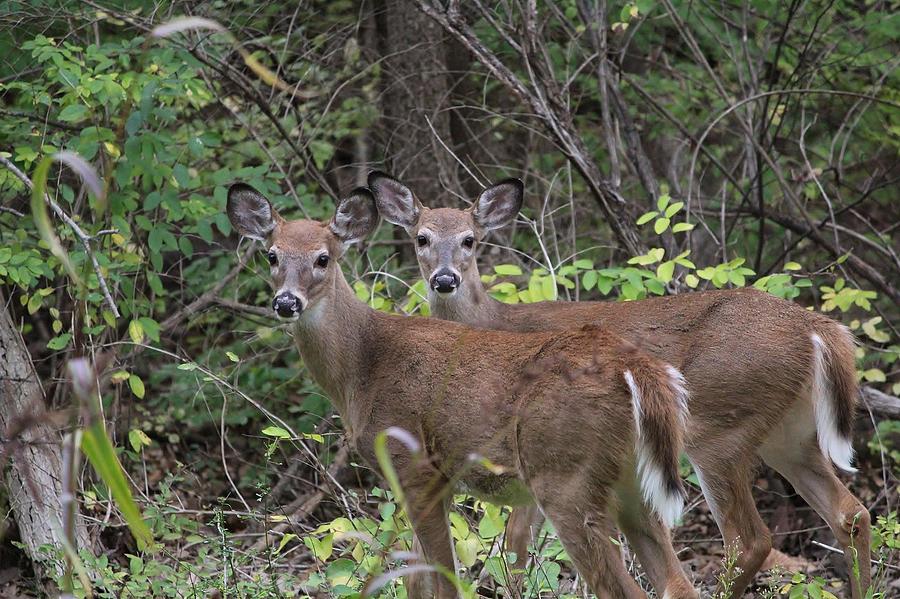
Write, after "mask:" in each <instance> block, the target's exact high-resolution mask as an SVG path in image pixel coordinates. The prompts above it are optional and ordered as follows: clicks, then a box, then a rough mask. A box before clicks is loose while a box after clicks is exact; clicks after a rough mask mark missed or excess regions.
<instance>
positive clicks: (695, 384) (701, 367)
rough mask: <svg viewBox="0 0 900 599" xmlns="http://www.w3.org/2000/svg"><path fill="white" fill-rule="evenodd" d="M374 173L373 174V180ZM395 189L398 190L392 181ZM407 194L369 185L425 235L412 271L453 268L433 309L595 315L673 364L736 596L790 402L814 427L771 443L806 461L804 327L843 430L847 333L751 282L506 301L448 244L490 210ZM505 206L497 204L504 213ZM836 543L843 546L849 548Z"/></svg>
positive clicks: (749, 564)
mask: <svg viewBox="0 0 900 599" xmlns="http://www.w3.org/2000/svg"><path fill="white" fill-rule="evenodd" d="M383 177H385V176H384V175H380V174H379V175H376V176H375V177H374V178H375V179H376V181H377V180H380V179H381V178H383ZM371 183H372V181H371V180H370V186H371ZM395 188H397V189H401V190H402V189H404V188H403V187H402V185H400V184H395ZM490 189H493V188H489V190H490ZM486 193H487V192H486ZM410 196H411V192H410ZM405 200H406V198H404V197H401V196H396V195H395V196H391V195H389V194H385V193H382V194H376V202H377V204H378V207H379V210H380V211H382V214H383V215H384V214H385V210H387V211H388V212H389V213H390V214H391V215H393V216H392V217H388V216H386V218H388V219H389V220H392V222H398V219H406V221H407V222H403V223H402V224H403V226H404V227H405V228H406V230H407V232H408V233H409V234H410V236H411V237H413V238H414V239H415V238H416V236H417V235H419V234H420V233H421V232H422V231H425V233H426V234H427V236H428V239H429V243H428V245H426V246H424V247H418V248H417V255H418V259H419V266H420V269H421V271H422V275H423V276H424V277H425V278H426V280H428V278H429V277H430V276H432V274H433V273H434V272H435V271H436V270H437V269H438V268H448V267H449V268H452V269H455V271H457V272H458V273H459V275H460V278H461V283H460V285H459V288H458V289H456V291H455V292H453V294H452V295H445V294H440V293H437V292H436V291H431V292H430V293H429V301H430V304H431V311H432V315H433V316H435V317H437V318H444V319H447V320H454V321H458V322H464V323H466V324H470V325H473V326H478V327H485V328H492V329H502V330H511V331H540V330H568V329H572V328H577V327H581V326H583V325H585V324H587V323H594V324H597V325H599V326H602V327H604V328H606V329H608V330H610V331H613V332H614V333H616V334H618V335H621V336H623V337H624V338H625V339H628V340H629V341H631V342H632V343H634V344H636V345H637V346H638V347H640V348H641V349H642V350H644V351H646V352H648V353H649V354H651V355H653V356H655V357H656V358H659V359H662V360H665V361H666V362H668V363H670V364H672V365H673V366H675V367H676V368H678V369H679V370H681V372H682V373H683V374H684V376H685V378H686V379H687V382H688V387H689V388H690V391H691V393H690V403H689V407H690V412H691V414H692V418H691V420H690V425H689V428H688V434H687V451H688V455H689V456H690V458H691V460H692V462H693V463H694V465H695V467H696V469H697V471H698V472H699V473H700V475H701V477H702V479H703V481H704V494H705V495H706V496H707V500H708V501H709V502H710V504H711V507H713V511H714V513H715V514H716V515H717V521H718V522H719V525H720V528H722V532H723V534H724V536H725V540H726V543H728V544H734V545H736V546H737V547H738V549H739V550H740V551H741V552H742V554H741V556H740V559H739V560H738V566H739V567H740V568H741V569H742V571H743V573H742V574H741V576H740V577H739V578H738V580H737V581H736V582H735V587H734V591H733V592H734V594H735V596H739V595H741V593H742V591H743V589H744V588H745V587H746V586H747V584H749V582H751V581H752V579H753V577H754V575H755V574H756V572H757V570H758V569H759V567H760V566H761V565H762V563H763V561H764V560H765V558H766V556H767V555H768V554H769V552H770V549H771V540H770V534H769V531H768V529H767V528H766V527H765V525H764V524H763V523H762V520H761V519H760V517H759V514H758V512H757V511H756V507H755V505H754V502H753V498H752V495H751V493H750V485H751V481H752V476H753V471H754V468H755V465H756V462H757V455H758V454H759V453H760V452H761V446H762V445H763V444H764V443H765V442H766V440H767V437H768V436H769V435H770V432H771V431H773V430H775V429H777V428H778V427H779V426H781V425H782V424H783V423H784V422H785V421H786V420H790V419H791V418H793V416H794V415H796V414H797V413H799V412H798V411H797V406H803V407H804V408H810V409H804V410H801V412H802V418H804V419H805V422H811V424H812V428H809V427H806V428H804V430H803V431H802V434H803V435H806V438H800V439H796V446H794V445H787V444H784V445H782V446H780V447H779V451H781V452H783V453H788V454H791V457H792V458H794V459H791V460H788V461H789V462H790V464H791V468H792V469H794V470H796V469H798V466H796V464H803V463H804V460H808V459H810V458H809V456H808V455H806V453H805V452H807V453H808V452H811V451H812V450H811V449H810V450H807V449H806V447H807V446H808V445H810V443H811V445H812V446H815V439H816V437H815V435H816V431H815V422H814V420H812V421H810V417H811V415H812V413H813V412H812V411H811V406H812V402H814V401H815V400H816V398H813V397H811V393H810V387H811V380H812V373H813V363H812V362H813V355H812V351H813V347H812V343H811V335H812V334H813V333H816V334H818V335H819V336H820V337H821V338H822V339H823V341H824V343H825V345H826V347H827V348H828V352H827V354H828V362H827V364H828V368H827V370H828V375H829V379H830V381H831V384H832V387H833V398H831V401H833V402H834V406H835V413H836V420H837V428H838V431H839V433H840V434H841V435H843V436H844V437H845V438H849V437H850V435H851V433H852V429H853V421H854V416H855V410H856V404H857V401H858V392H857V386H856V377H855V368H854V359H853V345H852V341H851V339H850V337H849V335H848V334H847V333H846V331H845V330H844V329H843V328H842V327H840V325H838V324H837V323H835V322H834V321H832V320H831V319H829V318H827V317H825V316H823V315H821V314H817V313H815V312H809V311H807V310H804V309H802V308H801V307H799V306H797V305H795V304H792V303H791V302H787V301H784V300H781V299H779V298H776V297H774V296H772V295H769V294H767V293H764V292H761V291H757V290H755V289H737V290H725V291H707V292H697V293H686V294H682V295H677V296H670V297H659V298H651V299H646V300H642V301H637V302H624V303H616V302H547V303H537V304H512V305H511V304H504V303H501V302H499V301H496V300H494V299H493V298H491V297H490V296H489V295H488V293H487V291H486V290H485V289H484V286H483V284H482V282H481V279H480V275H479V272H478V266H477V263H476V251H477V246H476V247H475V248H470V249H469V248H459V247H458V245H459V244H458V241H457V240H458V239H459V238H460V236H461V235H464V234H467V233H468V232H474V234H475V236H476V238H477V239H480V238H481V237H483V235H484V233H485V232H486V228H497V227H498V226H499V224H498V222H497V219H494V220H493V221H491V225H490V227H485V226H483V224H484V223H485V222H486V221H485V219H484V218H483V215H480V214H479V210H482V204H481V202H480V200H479V201H478V202H476V204H475V205H474V206H473V209H470V210H457V209H453V208H438V209H433V210H432V209H428V208H426V207H424V206H423V205H422V204H421V203H420V202H419V201H418V200H417V199H415V198H414V197H413V199H412V209H410V205H409V203H408V202H407V201H405ZM507 201H508V203H509V204H510V205H511V206H512V207H513V208H514V209H513V210H512V212H513V213H514V212H515V211H516V210H517V209H518V206H519V205H521V197H515V195H514V194H512V193H511V194H509V196H508V197H507ZM510 211H511V210H510V209H509V207H507V208H506V213H507V214H508V213H509V212H510ZM411 215H414V218H412V217H411ZM508 220H509V219H507V221H508ZM810 435H811V439H810V438H809V436H810ZM819 455H820V456H821V452H820V454H819ZM763 457H767V456H765V455H764V456H763ZM766 461H767V462H769V463H770V464H771V463H772V462H774V461H775V458H774V457H772V456H771V455H769V456H768V459H767V460H766ZM819 462H821V460H819ZM817 463H818V462H817ZM825 463H827V460H826V462H825ZM828 470H829V472H830V471H831V469H830V466H829V468H828ZM795 478H796V477H795ZM829 480H830V484H831V487H829V497H830V498H831V499H833V501H834V502H842V505H843V504H847V505H851V507H850V508H847V509H846V510H844V512H845V513H851V512H852V513H854V514H857V513H858V514H859V515H860V518H863V519H867V518H868V513H867V512H866V510H865V507H864V506H863V505H862V504H861V503H860V502H859V501H858V500H856V499H855V498H853V496H852V495H850V493H849V492H848V491H847V490H846V488H845V487H843V485H842V484H841V483H840V481H838V479H837V478H836V477H834V475H833V473H832V474H830V479H829ZM798 491H800V489H799V488H798ZM801 494H802V491H801ZM805 496H806V495H804V497H805ZM851 498H852V500H851ZM813 505H814V507H816V504H815V503H814V504H813ZM820 508H821V509H820ZM816 509H817V510H819V513H820V514H821V515H822V516H823V517H824V518H825V519H826V520H827V521H828V522H829V525H832V528H833V529H834V530H835V533H836V535H837V537H838V540H839V541H841V540H842V539H846V538H847V535H846V534H845V533H844V532H843V529H841V528H840V527H839V525H838V524H836V523H837V522H838V521H839V518H837V517H835V516H833V515H831V514H832V512H833V510H834V505H832V504H827V505H823V504H822V503H821V502H819V507H817V508H816ZM836 527H837V528H836ZM858 534H859V537H858V539H857V548H859V547H864V548H865V553H860V554H859V562H860V572H861V576H860V580H859V581H853V584H852V585H851V586H852V596H853V597H854V599H858V598H859V597H862V596H864V594H865V589H866V588H867V587H868V586H869V584H870V566H869V555H868V535H869V531H868V528H860V530H859V533H858ZM842 547H843V548H844V550H845V551H847V552H848V553H849V547H848V546H843V545H842ZM776 557H777V556H776ZM642 564H643V565H644V567H645V568H646V567H647V566H648V564H646V563H643V561H642ZM657 590H659V589H658V588H657Z"/></svg>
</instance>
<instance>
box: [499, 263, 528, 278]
mask: <svg viewBox="0 0 900 599" xmlns="http://www.w3.org/2000/svg"><path fill="white" fill-rule="evenodd" d="M494 272H495V273H497V274H498V275H501V276H504V277H512V276H518V275H521V274H522V269H521V268H519V267H518V266H516V265H515V264H498V265H496V266H495V267H494Z"/></svg>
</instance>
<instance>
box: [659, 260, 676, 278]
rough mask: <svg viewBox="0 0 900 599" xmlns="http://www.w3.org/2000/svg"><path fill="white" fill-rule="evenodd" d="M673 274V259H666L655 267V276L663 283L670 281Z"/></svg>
mask: <svg viewBox="0 0 900 599" xmlns="http://www.w3.org/2000/svg"><path fill="white" fill-rule="evenodd" d="M673 274H675V261H674V260H666V261H665V262H663V263H662V264H660V265H659V266H658V267H657V268H656V276H657V278H658V279H659V280H661V281H662V282H664V283H668V282H669V281H671V280H672V275H673Z"/></svg>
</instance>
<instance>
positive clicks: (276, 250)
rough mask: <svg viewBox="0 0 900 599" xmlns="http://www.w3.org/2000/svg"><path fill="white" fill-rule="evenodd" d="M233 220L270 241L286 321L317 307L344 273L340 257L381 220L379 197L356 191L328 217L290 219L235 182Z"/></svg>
mask: <svg viewBox="0 0 900 599" xmlns="http://www.w3.org/2000/svg"><path fill="white" fill-rule="evenodd" d="M227 211H228V218H229V219H230V220H231V224H232V225H234V228H235V229H237V231H238V232H239V233H240V234H241V235H243V236H244V237H249V238H251V239H255V240H258V241H262V242H264V243H267V244H268V251H267V256H268V259H269V264H270V266H271V269H272V272H271V278H270V281H271V284H272V289H273V290H274V296H273V299H272V309H273V310H275V313H276V315H277V316H278V317H279V318H281V319H286V320H297V319H299V318H300V317H301V315H303V314H304V312H307V311H310V310H312V309H314V308H315V307H316V306H317V304H319V303H320V302H322V301H323V299H324V298H325V297H326V296H327V295H328V293H329V291H330V290H332V289H334V286H335V278H336V277H340V276H342V275H341V274H340V273H339V272H338V270H339V268H340V267H339V266H338V264H337V259H338V258H340V257H341V255H342V254H343V253H344V250H345V249H346V248H347V246H349V245H350V244H351V243H353V242H355V241H359V240H360V239H363V238H364V237H365V236H366V235H368V234H369V233H370V232H371V231H372V230H373V229H374V228H375V225H376V224H377V223H378V212H377V210H376V208H375V199H374V198H373V197H372V194H371V193H370V192H369V190H367V189H363V188H360V189H356V190H354V191H353V192H352V193H351V194H350V196H349V197H347V198H346V199H344V200H341V202H340V204H338V208H337V211H336V212H335V214H334V217H332V219H331V220H329V221H324V222H319V221H311V220H294V221H286V220H285V219H283V218H282V217H281V216H280V215H279V214H278V212H277V211H276V210H275V208H274V207H273V206H272V204H271V203H270V202H269V200H267V199H266V198H265V197H264V196H263V195H262V194H261V193H259V192H258V191H257V190H255V189H254V188H253V187H251V186H249V185H246V184H244V183H236V184H234V185H232V186H231V188H230V189H229V190H228V206H227Z"/></svg>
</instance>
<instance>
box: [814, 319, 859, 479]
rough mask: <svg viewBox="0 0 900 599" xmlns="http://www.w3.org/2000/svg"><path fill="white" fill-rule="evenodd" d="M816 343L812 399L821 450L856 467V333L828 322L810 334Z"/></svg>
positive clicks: (837, 461)
mask: <svg viewBox="0 0 900 599" xmlns="http://www.w3.org/2000/svg"><path fill="white" fill-rule="evenodd" d="M810 340H811V341H812V345H813V363H812V400H813V406H814V409H815V415H816V433H817V436H818V439H819V448H820V449H821V450H822V453H823V454H824V455H825V457H827V458H828V459H830V460H831V461H832V462H834V464H835V466H837V467H838V468H840V469H841V470H845V471H847V472H856V468H854V467H853V443H852V438H853V422H854V419H855V417H856V406H857V404H858V402H859V386H858V385H857V382H856V365H855V364H856V361H855V358H854V347H855V343H854V339H853V334H852V333H851V332H850V331H849V329H847V327H845V326H843V325H839V324H837V323H834V322H828V326H827V327H821V328H819V329H818V330H817V332H815V333H813V334H812V335H810Z"/></svg>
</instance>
